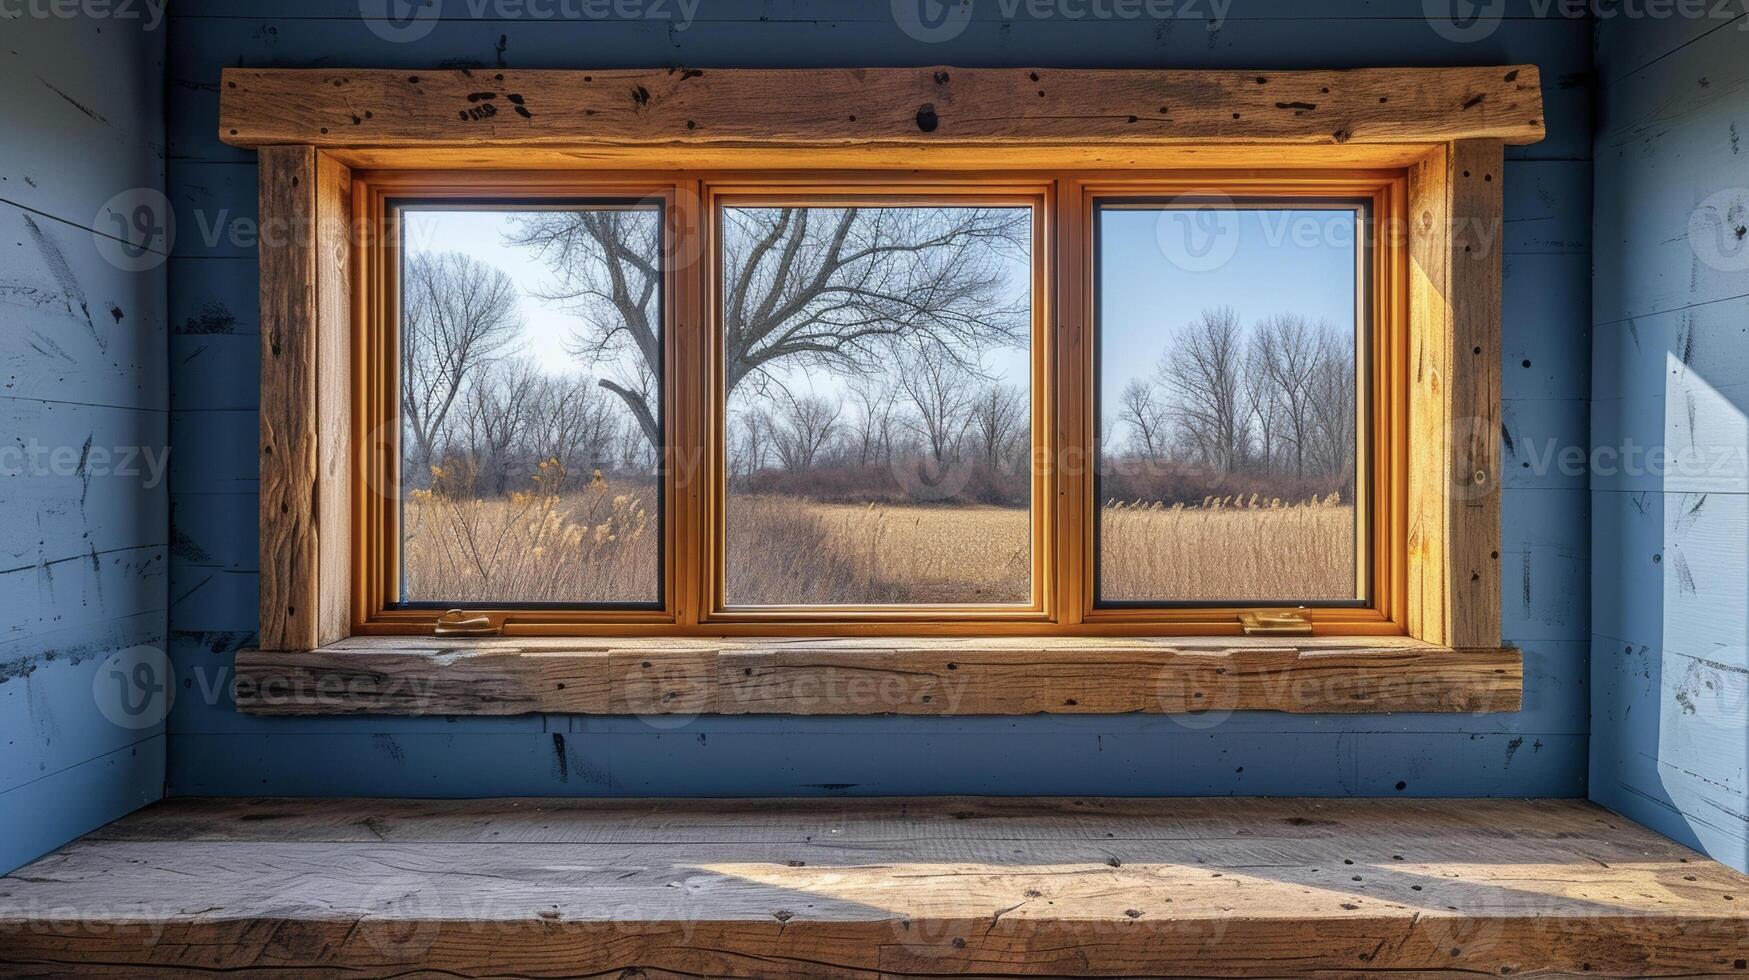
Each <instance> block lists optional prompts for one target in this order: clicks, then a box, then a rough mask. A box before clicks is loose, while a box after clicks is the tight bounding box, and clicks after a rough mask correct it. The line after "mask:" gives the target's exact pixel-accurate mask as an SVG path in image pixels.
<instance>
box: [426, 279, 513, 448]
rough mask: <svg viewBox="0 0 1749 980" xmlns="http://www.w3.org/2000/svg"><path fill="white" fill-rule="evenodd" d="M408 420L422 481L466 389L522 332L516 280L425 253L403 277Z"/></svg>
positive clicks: (506, 351)
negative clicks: (451, 414) (452, 412)
mask: <svg viewBox="0 0 1749 980" xmlns="http://www.w3.org/2000/svg"><path fill="white" fill-rule="evenodd" d="M401 293H402V297H403V298H402V310H401V331H402V334H401V337H402V340H401V419H402V422H403V424H404V425H405V426H406V431H407V434H408V436H410V439H409V443H410V445H409V447H408V453H409V456H408V463H409V469H410V475H412V476H415V478H416V479H417V478H422V476H423V474H425V473H428V472H429V468H430V466H431V463H432V461H433V460H434V459H435V458H436V457H437V455H438V453H439V452H440V451H441V449H440V446H439V443H440V440H441V436H442V434H443V432H444V429H445V426H446V425H447V424H448V422H449V416H450V412H451V411H452V410H453V409H454V407H455V404H456V401H457V399H458V398H460V397H461V394H462V390H463V388H464V387H465V386H466V385H467V383H468V382H469V380H470V379H472V377H473V376H474V374H475V373H476V372H478V371H480V370H481V369H482V368H483V367H484V366H485V365H486V364H488V363H490V362H492V361H493V360H496V359H497V358H499V357H502V356H504V355H505V354H506V353H508V352H509V351H510V349H511V348H512V346H513V345H514V343H515V342H516V339H517V336H518V334H519V333H520V331H521V329H522V319H521V316H520V315H519V313H518V311H517V295H516V287H515V285H513V284H512V283H511V281H510V277H509V276H507V275H505V274H504V273H503V272H502V271H500V270H498V269H494V268H492V267H491V266H488V265H486V264H485V263H482V262H479V261H476V260H475V259H471V258H469V257H468V256H466V255H463V254H461V253H459V252H440V253H431V252H419V253H415V254H414V255H412V256H411V257H410V258H409V259H408V260H407V264H406V272H405V273H404V275H403V278H402V285H401Z"/></svg>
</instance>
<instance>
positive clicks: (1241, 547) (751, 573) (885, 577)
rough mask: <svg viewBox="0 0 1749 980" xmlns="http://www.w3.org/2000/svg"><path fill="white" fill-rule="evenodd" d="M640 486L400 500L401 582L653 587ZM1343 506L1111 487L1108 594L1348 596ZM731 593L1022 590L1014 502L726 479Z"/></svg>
mask: <svg viewBox="0 0 1749 980" xmlns="http://www.w3.org/2000/svg"><path fill="white" fill-rule="evenodd" d="M653 504H654V493H653V491H651V490H650V489H649V488H625V487H610V486H609V485H607V484H606V483H605V482H603V481H600V480H596V481H593V482H592V483H591V484H590V485H589V487H588V488H587V489H585V490H584V491H582V492H580V493H570V494H564V495H541V494H539V493H529V494H517V495H513V496H512V497H511V498H508V499H494V500H474V499H459V500H458V499H451V498H447V497H445V496H443V495H442V494H436V495H433V494H430V493H424V494H416V495H415V496H414V498H413V499H412V500H409V501H408V503H407V506H406V510H405V515H406V532H407V534H406V539H405V545H404V556H403V558H404V572H403V574H404V576H405V580H406V584H407V596H408V598H409V599H414V600H431V601H443V602H456V603H461V604H466V603H470V602H473V603H478V602H489V601H504V600H520V601H527V602H611V603H625V602H648V601H653V600H654V599H655V598H656V597H657V594H658V592H657V580H658V562H657V555H658V540H657V539H658V528H657V521H656V517H655V513H654V510H653ZM1353 537H1354V512H1353V509H1352V508H1351V507H1349V506H1347V505H1345V504H1338V503H1335V502H1333V501H1316V502H1311V503H1304V504H1293V505H1286V504H1282V503H1280V502H1279V501H1261V500H1255V499H1252V500H1245V501H1236V500H1233V499H1231V498H1229V499H1226V500H1211V501H1207V502H1205V504H1204V505H1203V506H1199V507H1183V506H1176V507H1165V506H1161V505H1159V504H1112V505H1109V506H1107V507H1105V508H1103V509H1102V511H1101V514H1100V546H1101V561H1102V568H1101V578H1100V584H1101V593H1102V598H1104V599H1109V600H1160V599H1187V600H1210V601H1223V600H1267V599H1347V598H1353V597H1354V595H1355V582H1354V540H1353ZM727 558H728V566H729V568H728V578H727V582H726V585H727V593H728V599H729V601H730V603H732V604H736V605H799V604H825V603H833V604H883V603H996V602H1025V601H1026V599H1027V598H1028V595H1029V592H1030V589H1029V574H1030V565H1031V542H1030V527H1029V521H1028V516H1027V512H1026V511H1025V510H1022V509H1017V508H1000V507H984V506H914V507H913V506H894V505H886V504H873V505H860V506H859V505H854V504H828V503H817V502H813V501H808V500H803V499H798V498H794V497H783V496H776V495H733V496H731V498H730V501H729V514H728V553H727Z"/></svg>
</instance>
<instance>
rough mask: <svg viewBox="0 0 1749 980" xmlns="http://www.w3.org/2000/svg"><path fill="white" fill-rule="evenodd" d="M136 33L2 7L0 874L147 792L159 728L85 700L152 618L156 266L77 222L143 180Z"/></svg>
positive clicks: (161, 348) (148, 89)
mask: <svg viewBox="0 0 1749 980" xmlns="http://www.w3.org/2000/svg"><path fill="white" fill-rule="evenodd" d="M143 27H144V23H143V22H133V23H129V22H124V21H120V20H117V21H105V22H100V21H95V20H91V19H84V18H78V19H68V18H64V17H40V16H39V17H24V16H22V15H19V16H14V17H10V18H8V19H7V20H6V27H5V35H4V37H5V44H4V45H0V87H3V88H4V89H5V90H6V91H7V92H8V93H9V94H10V96H11V98H10V100H9V103H8V108H7V113H6V119H5V122H4V123H0V127H3V129H0V440H3V441H0V452H4V453H6V456H5V457H4V458H3V459H0V872H5V871H10V870H11V869H13V868H15V867H17V866H19V865H21V864H23V863H25V862H26V861H29V860H31V859H32V858H35V857H37V856H38V855H40V854H42V853H43V852H44V851H47V850H49V849H51V848H53V847H56V846H58V845H60V844H62V843H63V842H65V841H67V840H69V839H71V838H73V837H77V836H78V835H80V834H82V833H85V832H86V831H88V830H91V829H93V828H95V827H98V826H100V825H102V824H104V823H107V822H108V821H110V820H113V819H114V818H116V817H118V816H121V815H122V814H125V813H127V812H128V811H130V810H133V809H135V808H136V807H139V806H141V805H144V804H145V803H147V802H150V801H151V800H154V799H157V798H158V797H160V796H161V795H163V791H164V765H165V758H166V754H165V736H164V729H165V726H164V724H163V722H162V721H161V720H160V721H158V722H156V723H155V724H146V725H140V726H134V725H132V724H118V723H116V722H115V721H112V720H111V718H112V715H111V714H106V713H105V712H104V711H103V710H101V707H100V704H101V703H102V700H103V698H104V693H103V692H104V691H105V690H107V686H108V685H110V684H112V683H113V682H114V678H111V677H108V676H107V675H106V672H107V671H108V667H106V661H108V659H109V658H110V657H111V655H113V654H115V653H117V652H118V651H124V650H129V649H135V648H157V649H159V650H161V649H162V648H163V647H164V645H165V640H166V630H167V622H166V620H167V614H166V601H165V595H166V588H167V581H168V577H169V576H168V569H167V568H166V562H165V540H166V534H167V528H168V520H169V517H168V507H167V501H168V495H167V492H166V487H165V484H164V481H163V479H162V473H161V472H160V473H159V474H158V476H157V478H154V477H153V475H152V471H153V470H154V469H155V468H156V467H158V466H161V464H162V463H163V453H164V451H165V446H166V444H167V441H168V425H169V420H168V408H169V395H168V386H167V382H166V367H165V342H166V323H165V302H166V300H165V291H166V290H165V282H166V276H165V270H164V268H163V266H162V264H161V263H158V264H157V265H156V266H155V267H152V268H146V269H142V270H131V269H123V268H121V267H118V266H117V265H116V264H114V263H112V262H111V261H109V260H108V259H106V258H105V257H104V253H103V252H102V251H101V250H100V248H99V239H97V238H96V237H95V236H94V234H93V229H100V230H104V231H112V230H114V227H115V226H113V225H112V224H111V223H110V221H109V219H110V218H111V217H112V216H113V215H114V214H115V213H116V212H115V211H114V210H113V209H108V208H106V204H107V202H109V201H110V200H111V199H112V198H113V197H114V196H115V195H117V194H120V193H122V192H124V191H127V190H129V189H130V188H150V189H161V188H162V187H163V181H164V154H163V140H164V131H163V118H162V108H161V107H162V94H163V89H162V83H161V80H162V77H163V71H164V34H163V33H162V32H161V31H158V32H150V31H145V30H143V29H142V28H143ZM147 264H148V265H150V264H151V263H149V262H148V263H147ZM33 448H34V449H38V450H40V455H39V456H37V458H36V459H35V461H34V462H33V461H32V460H31V459H30V458H29V456H28V455H21V454H29V453H31V452H32V450H33ZM142 450H148V451H150V452H151V453H152V454H153V455H152V457H151V458H150V459H146V458H143V457H142V456H141V455H140V453H141V451H142ZM122 717H124V718H125V716H122ZM146 720H148V721H150V720H151V719H150V718H147V719H146Z"/></svg>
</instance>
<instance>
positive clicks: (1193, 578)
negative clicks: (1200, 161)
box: [1096, 203, 1365, 604]
mask: <svg viewBox="0 0 1749 980" xmlns="http://www.w3.org/2000/svg"><path fill="white" fill-rule="evenodd" d="M1097 214H1098V228H1097V239H1098V242H1097V250H1098V256H1097V258H1098V273H1097V285H1096V291H1097V296H1096V301H1097V310H1098V314H1097V332H1098V345H1099V355H1098V396H1097V397H1098V425H1099V430H1100V431H1099V443H1098V445H1099V447H1100V465H1099V470H1098V478H1097V483H1098V493H1099V496H1098V500H1099V521H1098V529H1097V530H1098V536H1099V540H1098V569H1097V574H1098V584H1099V588H1098V596H1099V599H1100V600H1101V601H1105V602H1120V603H1121V602H1137V603H1160V602H1228V601H1230V602H1236V603H1249V602H1255V603H1260V604H1262V603H1297V602H1316V601H1324V602H1330V601H1348V602H1353V601H1355V600H1358V599H1361V598H1364V589H1363V582H1364V581H1365V579H1364V576H1363V575H1362V571H1363V570H1362V569H1360V568H1359V567H1358V566H1357V564H1356V561H1357V555H1359V554H1362V553H1364V552H1363V551H1362V550H1361V549H1360V548H1359V541H1360V540H1361V537H1360V535H1361V532H1362V529H1363V528H1364V522H1357V520H1356V516H1355V515H1356V507H1355V493H1356V488H1357V484H1356V480H1355V472H1356V467H1355V461H1356V459H1357V446H1358V445H1359V438H1358V430H1357V426H1356V419H1357V418H1358V414H1359V413H1358V411H1357V405H1358V401H1357V390H1358V389H1357V385H1356V380H1357V378H1358V377H1359V375H1358V373H1357V365H1358V364H1359V363H1360V358H1358V357H1357V352H1360V351H1362V350H1363V349H1364V348H1362V347H1361V346H1360V345H1359V342H1358V338H1359V337H1360V336H1361V326H1362V324H1361V322H1360V316H1359V314H1358V313H1357V310H1358V309H1361V308H1362V304H1360V303H1359V302H1358V299H1359V294H1358V290H1359V289H1360V280H1359V273H1358V271H1357V270H1358V268H1359V263H1358V261H1357V251H1356V249H1357V246H1356V242H1357V240H1358V239H1357V231H1358V230H1359V228H1360V227H1362V225H1363V222H1364V214H1363V213H1362V212H1361V211H1360V210H1359V208H1358V207H1339V208H1316V209H1312V208H1306V209H1292V208H1289V207H1280V208H1271V207H1249V206H1234V205H1232V204H1230V203H1229V204H1226V205H1225V206H1215V205H1207V206H1202V205H1191V206H1169V205H1165V204H1139V205H1138V204H1107V205H1104V206H1102V207H1100V208H1099V210H1098V212H1097Z"/></svg>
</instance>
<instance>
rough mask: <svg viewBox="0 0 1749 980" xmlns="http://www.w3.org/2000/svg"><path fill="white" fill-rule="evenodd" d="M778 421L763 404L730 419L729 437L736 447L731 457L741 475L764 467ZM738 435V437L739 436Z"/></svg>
mask: <svg viewBox="0 0 1749 980" xmlns="http://www.w3.org/2000/svg"><path fill="white" fill-rule="evenodd" d="M776 426H777V423H776V422H775V421H773V420H772V417H771V413H770V411H768V410H767V409H766V408H765V407H764V406H763V405H761V406H756V407H754V408H750V409H746V410H744V411H741V412H737V413H736V414H735V416H734V418H732V419H731V420H730V432H729V439H730V440H731V441H732V442H733V443H734V444H735V446H736V448H735V451H734V452H733V453H731V454H730V459H731V460H732V461H734V462H735V463H736V464H737V469H739V471H740V473H741V475H743V476H746V475H749V474H753V473H757V472H759V471H760V470H762V469H764V468H765V466H766V463H767V462H768V460H769V458H770V455H771V443H772V441H773V430H774V429H775V428H776ZM737 437H738V438H737Z"/></svg>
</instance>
